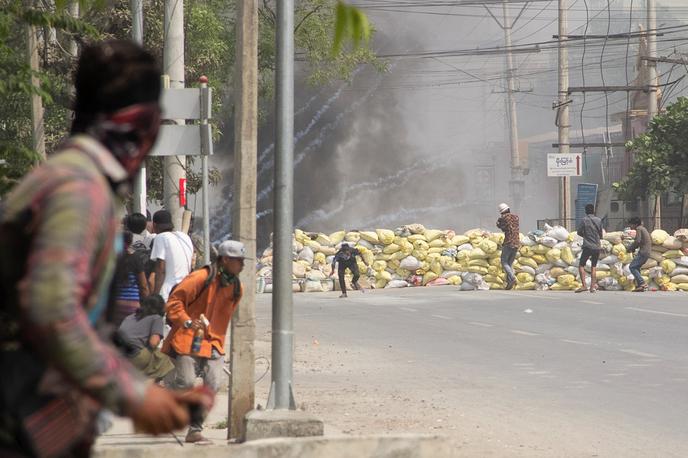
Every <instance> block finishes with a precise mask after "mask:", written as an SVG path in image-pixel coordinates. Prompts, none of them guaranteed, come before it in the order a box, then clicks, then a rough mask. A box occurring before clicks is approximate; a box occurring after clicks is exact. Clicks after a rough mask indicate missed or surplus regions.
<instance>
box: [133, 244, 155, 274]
mask: <svg viewBox="0 0 688 458" xmlns="http://www.w3.org/2000/svg"><path fill="white" fill-rule="evenodd" d="M130 248H131V250H132V254H133V255H134V256H136V258H137V259H138V260H139V262H140V263H141V265H143V268H144V270H145V272H146V278H148V277H149V276H150V274H151V273H153V270H154V269H155V262H153V261H151V258H150V255H151V249H150V248H148V247H147V246H146V244H145V243H143V242H142V241H141V240H137V241H136V242H134V243H132V244H131V247H130Z"/></svg>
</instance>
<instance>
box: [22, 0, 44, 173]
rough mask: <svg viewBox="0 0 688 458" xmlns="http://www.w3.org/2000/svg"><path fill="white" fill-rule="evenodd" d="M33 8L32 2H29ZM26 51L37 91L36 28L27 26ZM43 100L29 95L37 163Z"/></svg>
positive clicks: (41, 150) (41, 139)
mask: <svg viewBox="0 0 688 458" xmlns="http://www.w3.org/2000/svg"><path fill="white" fill-rule="evenodd" d="M31 6H33V2H31ZM26 34H27V50H28V55H29V67H30V68H31V87H33V88H36V89H38V88H39V87H40V86H41V81H40V80H39V79H38V72H39V70H40V63H39V60H38V31H37V29H36V26H34V25H32V24H29V25H27V27H26ZM43 115H44V110H43V100H42V99H41V96H40V95H38V94H37V93H36V92H35V91H34V92H32V93H31V133H32V138H33V150H34V152H35V153H36V154H37V155H38V161H39V162H40V161H44V160H45V158H46V154H45V123H44V121H45V120H44V117H43Z"/></svg>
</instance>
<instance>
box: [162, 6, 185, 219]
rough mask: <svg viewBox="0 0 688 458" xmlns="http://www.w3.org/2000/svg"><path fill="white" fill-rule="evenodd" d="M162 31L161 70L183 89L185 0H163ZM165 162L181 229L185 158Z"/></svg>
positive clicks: (168, 197)
mask: <svg viewBox="0 0 688 458" xmlns="http://www.w3.org/2000/svg"><path fill="white" fill-rule="evenodd" d="M164 33H165V35H164V40H165V48H164V50H163V73H164V74H166V75H169V77H170V88H172V89H175V88H183V87H184V0H165V22H164ZM177 122H178V123H180V124H181V123H183V122H184V121H183V120H180V121H177ZM164 161H165V167H164V172H163V175H164V204H165V208H166V209H167V210H168V211H169V212H170V213H171V214H172V222H173V223H174V227H175V229H177V230H181V228H182V215H183V213H184V209H183V208H182V207H181V206H180V205H179V180H180V179H182V178H186V168H185V167H186V157H185V156H165V159H164Z"/></svg>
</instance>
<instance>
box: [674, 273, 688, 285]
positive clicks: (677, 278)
mask: <svg viewBox="0 0 688 458" xmlns="http://www.w3.org/2000/svg"><path fill="white" fill-rule="evenodd" d="M671 281H672V282H673V283H676V284H680V283H688V275H686V274H681V275H674V276H673V277H671Z"/></svg>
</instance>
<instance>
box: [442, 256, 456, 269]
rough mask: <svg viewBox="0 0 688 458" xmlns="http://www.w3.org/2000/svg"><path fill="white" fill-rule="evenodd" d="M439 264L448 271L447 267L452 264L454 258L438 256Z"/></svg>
mask: <svg viewBox="0 0 688 458" xmlns="http://www.w3.org/2000/svg"><path fill="white" fill-rule="evenodd" d="M440 264H441V265H442V267H444V269H445V270H449V268H448V267H447V266H450V265H452V264H454V258H452V257H451V256H440Z"/></svg>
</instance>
